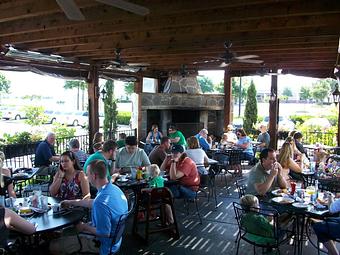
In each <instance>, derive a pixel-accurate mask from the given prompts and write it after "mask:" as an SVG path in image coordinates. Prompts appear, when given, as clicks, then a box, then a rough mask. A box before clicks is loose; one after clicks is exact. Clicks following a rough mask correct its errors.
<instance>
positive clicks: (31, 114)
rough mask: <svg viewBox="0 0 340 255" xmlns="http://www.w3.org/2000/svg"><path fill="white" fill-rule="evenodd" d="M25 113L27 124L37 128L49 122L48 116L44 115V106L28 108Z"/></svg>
mask: <svg viewBox="0 0 340 255" xmlns="http://www.w3.org/2000/svg"><path fill="white" fill-rule="evenodd" d="M24 111H25V116H26V119H25V123H26V124H28V125H30V126H33V127H37V126H41V125H42V124H44V123H46V122H47V119H48V118H47V116H46V115H45V113H44V107H42V106H26V107H25V108H24Z"/></svg>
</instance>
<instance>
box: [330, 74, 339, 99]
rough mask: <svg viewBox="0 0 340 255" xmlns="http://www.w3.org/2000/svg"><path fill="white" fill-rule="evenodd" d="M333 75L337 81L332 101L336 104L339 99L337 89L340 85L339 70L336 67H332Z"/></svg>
mask: <svg viewBox="0 0 340 255" xmlns="http://www.w3.org/2000/svg"><path fill="white" fill-rule="evenodd" d="M334 75H335V77H336V79H337V81H338V84H337V85H336V87H335V90H334V91H333V93H332V95H333V102H334V103H335V105H337V104H338V103H339V101H340V91H339V85H340V70H339V69H338V68H334Z"/></svg>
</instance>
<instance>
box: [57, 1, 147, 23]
mask: <svg viewBox="0 0 340 255" xmlns="http://www.w3.org/2000/svg"><path fill="white" fill-rule="evenodd" d="M95 1H97V2H100V3H103V4H106V5H110V6H112V7H116V8H119V9H122V10H125V11H128V12H132V13H134V14H137V15H141V16H145V15H148V14H149V13H150V10H149V9H148V8H146V7H144V6H141V5H138V4H134V3H130V2H128V1H125V0H95ZM56 2H57V4H58V5H59V7H60V8H61V9H62V10H63V12H64V13H65V15H66V17H67V18H68V19H70V20H76V21H81V20H85V16H84V15H83V13H82V12H81V10H80V9H79V7H78V6H77V4H76V3H75V2H74V0H56Z"/></svg>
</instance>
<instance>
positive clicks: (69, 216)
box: [14, 197, 87, 234]
mask: <svg viewBox="0 0 340 255" xmlns="http://www.w3.org/2000/svg"><path fill="white" fill-rule="evenodd" d="M25 199H27V198H17V199H16V200H15V203H14V207H17V208H20V207H21V206H22V205H24V203H25V202H24V200H25ZM47 201H48V209H46V210H42V209H40V208H38V209H37V208H32V207H31V208H32V213H30V214H26V215H22V214H21V215H20V214H19V215H20V216H22V217H24V218H26V219H27V220H28V221H29V222H31V223H33V224H35V225H36V233H35V234H41V233H44V232H52V231H54V230H57V229H62V228H64V227H67V226H70V225H73V224H76V223H77V222H79V221H81V220H82V218H83V217H84V216H85V215H86V214H87V210H84V208H83V207H72V208H68V209H60V210H58V211H57V212H54V211H53V209H52V207H53V205H56V204H58V205H60V202H61V200H60V199H58V198H54V197H47ZM39 209H40V210H39Z"/></svg>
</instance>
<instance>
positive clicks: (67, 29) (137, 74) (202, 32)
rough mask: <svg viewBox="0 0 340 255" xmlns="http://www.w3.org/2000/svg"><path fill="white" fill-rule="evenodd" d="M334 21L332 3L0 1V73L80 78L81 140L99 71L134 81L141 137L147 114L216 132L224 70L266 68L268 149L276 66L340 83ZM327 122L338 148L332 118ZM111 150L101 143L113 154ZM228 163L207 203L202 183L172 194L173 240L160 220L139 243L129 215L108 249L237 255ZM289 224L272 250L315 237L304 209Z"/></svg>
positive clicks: (306, 245) (228, 116)
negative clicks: (206, 87) (216, 82)
mask: <svg viewBox="0 0 340 255" xmlns="http://www.w3.org/2000/svg"><path fill="white" fill-rule="evenodd" d="M339 24H340V4H339V1H338V0H302V1H293V0H280V1H277V0H243V1H240V0H229V1H225V0H210V1H202V0H186V1H181V0H173V1H172V0H165V1H157V0H147V1H141V0H131V1H128V0H120V1H115V0H105V1H103V0H67V1H63V0H45V1H39V3H38V2H37V1H35V0H0V31H1V33H0V46H1V48H0V70H9V71H18V72H23V71H31V72H35V73H38V74H42V75H52V76H56V77H60V78H64V79H75V80H83V81H85V82H86V83H87V85H88V112H89V137H88V140H89V141H88V143H87V144H88V146H89V148H92V141H93V137H94V134H95V133H96V132H98V131H99V112H98V110H99V103H98V101H99V99H100V97H101V95H100V94H101V92H102V88H100V86H99V79H100V78H103V79H112V80H122V81H130V82H133V83H134V92H135V93H136V95H137V102H138V104H137V115H138V117H137V122H138V123H137V130H136V132H137V137H138V139H139V140H141V139H142V138H143V137H145V136H146V134H147V132H148V131H149V130H150V128H151V125H152V124H153V123H155V122H157V123H159V126H160V127H161V129H162V130H163V131H165V130H168V127H169V125H170V123H172V122H176V124H177V125H178V126H180V127H182V128H183V130H187V131H188V132H189V131H190V132H192V133H191V135H192V134H196V133H198V132H199V131H200V130H201V129H203V128H208V129H209V130H214V131H215V132H216V133H219V134H221V133H222V132H223V129H224V128H225V127H227V125H228V124H232V122H233V114H234V113H233V100H234V99H233V93H232V82H231V78H232V77H242V76H252V75H270V76H271V87H270V88H268V92H269V94H270V98H269V103H268V108H269V130H270V137H271V140H270V147H272V148H273V149H277V145H278V127H277V125H278V124H277V119H278V116H279V96H278V88H279V86H280V84H279V82H278V75H279V74H292V75H299V76H308V77H315V78H333V79H334V78H338V80H339V71H338V70H339V69H340V65H339V55H340V41H339V36H340V30H339ZM199 70H223V71H224V84H223V85H224V87H223V88H224V93H223V94H219V95H207V94H202V93H201V91H200V89H199V86H196V85H197V80H196V76H197V74H198V71H199ZM334 70H336V71H334ZM143 78H152V79H154V80H153V82H154V87H155V91H154V93H148V92H146V91H145V90H144V86H143ZM28 85H29V86H32V87H33V86H34V82H32V84H28ZM46 86H47V87H49V86H50V85H49V84H46ZM50 89H51V90H53V87H51V88H50ZM339 119H340V112H339ZM209 125H210V126H209ZM338 127H339V128H338V130H339V131H338V134H337V136H338V139H337V141H338V146H339V145H340V144H339V143H340V123H339V121H338ZM193 132H195V133H193ZM164 133H165V132H164ZM136 143H137V142H136ZM114 146H116V145H114ZM131 146H136V144H135V143H133V144H131ZM181 148H182V147H181ZM115 149H116V147H114V148H110V149H108V152H109V153H111V154H112V155H111V154H110V157H111V158H110V160H113V162H114V161H115V160H116V159H115V158H114V157H113V151H114V150H115ZM177 149H178V148H177ZM179 150H181V149H179ZM177 152H179V151H177ZM181 152H183V151H181ZM255 152H256V149H255ZM109 153H108V154H109ZM105 162H106V161H105ZM173 163H178V161H177V162H175V160H174V159H172V160H171V163H170V165H171V164H173ZM230 165H231V164H230ZM238 165H239V166H240V167H244V169H243V170H244V171H243V173H244V176H243V178H247V177H248V173H249V170H250V166H248V165H247V166H244V165H242V162H241V160H240V164H238ZM126 167H128V166H126ZM104 168H105V166H104ZM129 168H130V171H131V170H132V167H129ZM104 170H106V168H105V169H104ZM222 170H223V171H222ZM228 170H230V169H226V168H225V169H222V168H219V171H218V172H216V176H215V172H214V176H213V177H214V178H215V177H216V182H215V183H214V185H215V186H214V187H213V188H216V193H215V197H216V200H214V199H213V197H209V199H208V197H206V196H201V195H207V194H206V193H209V196H210V195H211V194H210V193H211V192H212V191H211V190H209V188H211V187H209V186H207V187H204V188H205V189H203V191H202V192H201V191H200V192H199V193H198V194H199V197H198V199H196V197H195V199H194V200H190V199H189V200H188V201H183V200H180V199H175V202H174V207H175V214H176V219H177V221H178V227H179V234H180V235H179V239H176V238H174V237H173V234H174V233H173V232H171V229H170V231H169V232H168V233H164V234H163V233H162V234H156V235H151V237H150V239H149V241H148V242H146V241H145V240H142V239H140V238H138V237H136V236H135V235H133V234H132V231H131V230H132V228H133V226H132V225H133V220H134V219H133V217H128V218H127V219H128V220H127V225H126V229H125V232H124V235H123V242H122V246H121V249H120V253H119V254H178V253H180V254H234V253H236V251H237V245H236V242H235V240H236V241H239V238H240V235H239V234H238V230H239V225H238V221H237V220H236V219H235V216H236V215H235V213H234V212H235V211H234V206H233V202H238V201H239V198H240V197H241V196H242V195H244V194H243V193H242V190H241V189H240V187H241V186H240V185H239V182H238V181H240V179H241V178H240V177H239V176H237V175H236V174H235V172H233V173H230V172H228ZM276 170H277V169H276ZM136 171H137V170H136ZM313 174H314V172H313ZM109 177H110V174H109ZM93 178H94V177H93ZM169 178H170V177H169ZM61 179H62V178H61ZM85 179H86V178H85ZM103 179H105V177H103ZM214 181H215V179H214ZM314 181H315V180H314ZM313 185H315V183H314V184H313ZM112 186H114V185H112ZM316 186H317V184H316ZM105 187H106V186H105ZM207 189H208V190H207ZM207 191H208V192H207ZM293 193H294V192H293ZM121 197H123V196H121ZM23 201H25V199H23ZM215 201H217V202H216V204H215ZM134 202H136V201H134ZM195 202H198V204H195ZM195 205H196V206H197V207H195ZM187 207H189V210H188V211H187V210H186V209H187ZM129 209H131V208H129ZM133 209H135V208H133ZM289 209H291V208H289ZM162 210H166V209H164V208H162ZM130 212H131V211H130ZM48 213H49V214H50V215H51V211H50V212H48ZM299 213H300V214H299ZM70 214H71V213H70ZM297 214H299V215H304V216H303V217H305V216H306V218H308V217H309V216H310V215H307V213H306V214H304V213H302V214H301V212H300V211H299V212H298V213H297ZM72 215H73V214H72ZM130 215H131V214H130ZM199 215H201V218H199V217H198V216H199ZM139 216H140V215H138V213H135V214H134V217H135V218H138V217H139ZM313 216H315V215H313ZM62 217H64V215H62ZM67 217H69V216H65V218H67ZM157 217H158V215H155V218H157ZM51 218H53V217H51ZM77 220H79V219H78V218H77V219H72V222H71V221H69V222H67V224H65V225H71V224H73V223H75V222H76V221H77ZM298 221H300V223H301V225H302V227H301V229H299V228H298V227H297V228H298V230H297V231H296V232H294V236H292V237H291V238H289V239H288V242H287V243H285V244H283V245H282V246H281V245H280V250H281V254H293V253H295V254H302V253H305V254H316V253H317V250H316V248H315V247H314V246H313V245H314V244H315V243H316V241H317V240H316V236H315V235H314V234H313V233H312V232H311V228H308V227H305V225H304V223H305V218H299V219H298ZM298 223H299V222H298ZM294 226H300V225H299V224H295V225H294ZM52 228H53V227H51V229H52ZM49 230H50V229H49ZM295 230H296V229H295ZM39 234H40V233H39ZM177 234H178V233H177ZM308 234H310V236H307V235H308ZM39 245H40V244H38V245H36V246H33V245H32V246H31V247H32V251H34V252H41V253H44V254H46V251H47V247H44V246H43V245H45V244H43V243H42V246H41V247H40V246H39ZM46 246H47V245H46ZM33 248H36V249H33ZM256 251H257V252H258V253H261V252H263V253H266V254H275V253H274V251H273V249H267V250H266V249H261V248H256ZM252 252H253V246H252V245H250V244H246V242H242V241H241V242H240V246H239V254H250V253H252ZM28 253H30V250H27V254H28Z"/></svg>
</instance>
